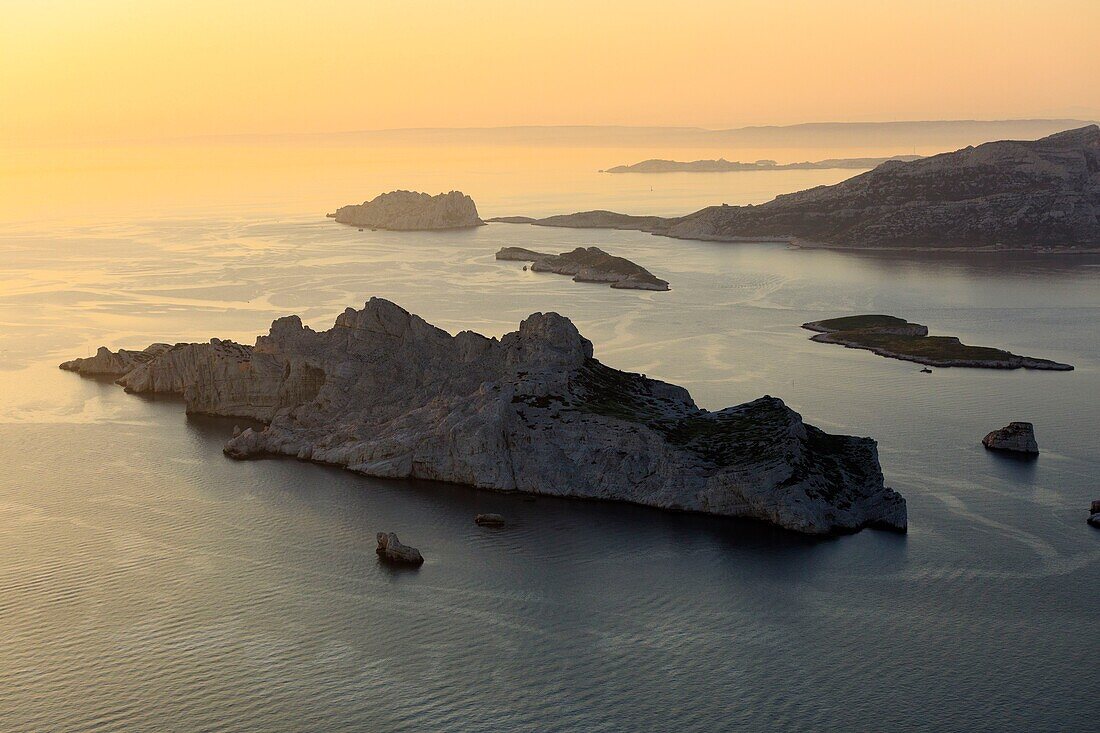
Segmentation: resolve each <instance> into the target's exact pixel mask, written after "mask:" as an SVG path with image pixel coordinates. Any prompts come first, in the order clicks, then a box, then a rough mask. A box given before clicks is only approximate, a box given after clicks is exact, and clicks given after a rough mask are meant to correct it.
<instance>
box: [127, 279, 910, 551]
mask: <svg viewBox="0 0 1100 733" xmlns="http://www.w3.org/2000/svg"><path fill="white" fill-rule="evenodd" d="M119 383H120V384H123V385H124V386H126V388H127V389H128V390H131V391H142V392H144V391H149V392H175V393H178V394H182V395H183V397H184V399H185V402H186V404H187V409H188V410H189V411H191V412H204V413H210V414H216V415H230V416H241V417H251V418H255V419H259V420H262V421H265V422H267V423H268V425H267V426H266V427H265V428H264V429H263V430H253V429H246V430H244V431H242V432H241V433H240V435H237V436H236V437H234V438H232V439H231V440H229V442H228V443H227V444H226V447H225V452H226V454H227V455H229V456H232V457H235V458H253V457H259V456H263V455H288V456H297V457H301V458H305V459H309V460H313V461H318V462H323V463H331V464H335V465H340V466H345V467H347V468H350V469H352V470H354V471H358V472H360V473H364V474H367V475H371V476H382V477H390V478H419V479H433V480H439V481H449V482H454V483H462V484H468V485H471V486H477V487H483V488H490V489H498V490H504V491H521V492H527V493H532V494H549V495H555V496H579V497H588V498H599V499H615V500H620V501H629V502H633V503H638V504H645V505H648V506H654V507H665V508H672V509H677V510H686V511H697V512H704V513H709V514H721V515H727V516H739V517H753V518H756V519H762V520H765V521H768V522H772V523H774V524H777V525H780V526H782V527H786V528H789V529H792V530H796V531H799V532H806V533H811V534H828V533H836V532H845V531H854V530H858V529H860V528H862V527H866V526H879V527H885V528H890V529H895V530H901V531H904V529H905V527H906V509H905V500H904V499H903V498H902V497H901V496H900V495H898V494H897V493H896V492H894V491H893V490H891V489H889V488H886V487H885V486H884V485H883V478H882V471H881V469H880V468H879V463H878V453H877V450H876V446H875V442H874V441H873V440H871V439H870V438H856V437H849V436H838V435H828V434H826V433H824V432H822V431H821V430H818V429H817V428H814V427H812V426H809V425H806V424H804V423H803V422H802V418H801V417H800V416H799V415H798V414H797V413H796V412H794V411H792V410H790V409H789V408H787V407H786V405H784V404H783V402H782V401H781V400H779V399H776V398H774V397H762V398H760V399H758V400H755V401H753V402H749V403H747V404H744V405H740V406H737V407H730V408H727V409H725V410H721V411H718V412H708V411H706V410H701V409H700V408H698V407H697V406H696V405H695V403H694V402H693V401H692V399H691V397H690V395H688V393H687V391H686V390H684V389H683V388H681V387H677V386H674V385H671V384H667V383H664V382H659V381H656V380H653V379H648V378H646V377H644V376H643V375H639V374H631V373H627V372H620V371H617V370H615V369H611V368H609V367H607V366H604V365H603V364H601V363H600V362H598V361H597V360H595V359H594V358H593V357H592V344H591V343H590V342H589V341H588V340H587V339H585V338H583V337H582V336H581V335H580V334H579V333H578V332H577V329H576V328H575V327H574V326H573V324H572V323H571V322H570V321H569V320H568V319H567V318H564V317H562V316H560V315H558V314H556V313H535V314H533V315H531V316H529V317H528V318H527V319H525V320H524V321H523V322H522V323H521V324H520V327H519V330H518V331H515V332H513V333H509V334H507V335H505V336H504V337H503V338H501V339H500V340H497V339H490V338H486V337H484V336H481V335H478V334H476V333H472V332H470V331H463V332H461V333H459V334H457V335H455V336H451V335H450V334H448V333H446V332H445V331H442V330H440V329H438V328H435V327H434V326H431V325H429V324H428V323H426V322H425V321H424V320H423V319H421V318H418V317H417V316H414V315H411V314H410V313H408V312H407V311H405V310H403V309H402V308H400V307H398V306H397V305H395V304H393V303H391V302H389V301H386V300H381V299H378V298H373V299H371V300H370V302H368V303H367V304H366V306H365V307H364V308H363V309H362V310H358V311H357V310H353V309H350V308H349V309H348V310H346V311H345V312H344V313H343V314H341V315H340V316H339V317H338V318H337V319H336V323H335V325H334V326H333V327H332V328H331V329H329V330H327V331H322V332H315V331H313V330H312V329H310V328H307V327H304V326H303V325H302V322H301V320H300V319H299V318H298V317H297V316H289V317H286V318H280V319H279V320H277V321H275V322H274V323H273V324H272V327H271V331H270V333H269V334H268V335H267V336H261V337H259V338H258V339H257V340H256V346H255V347H254V348H250V347H247V346H241V345H238V344H234V343H232V342H228V341H220V342H211V343H209V344H186V345H178V346H175V347H172V348H171V349H169V350H168V351H166V352H164V353H162V354H161V355H160V356H159V357H157V358H156V359H154V360H152V361H150V362H148V363H143V364H141V365H139V366H138V367H136V368H135V369H134V370H133V371H132V372H131V373H129V374H126V375H125V376H124V377H123V378H121V379H120V380H119Z"/></svg>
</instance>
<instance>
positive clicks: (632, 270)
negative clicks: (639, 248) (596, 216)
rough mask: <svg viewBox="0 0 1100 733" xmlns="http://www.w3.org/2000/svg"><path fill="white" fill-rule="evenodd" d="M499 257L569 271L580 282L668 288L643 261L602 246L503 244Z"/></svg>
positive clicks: (537, 268)
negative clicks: (555, 248) (557, 248)
mask: <svg viewBox="0 0 1100 733" xmlns="http://www.w3.org/2000/svg"><path fill="white" fill-rule="evenodd" d="M496 257H497V259H498V260H512V261H516V262H531V263H532V265H531V269H532V270H534V271H535V272H553V273H557V274H558V275H569V276H571V277H572V278H573V280H574V282H579V283H610V285H611V287H613V288H619V289H622V290H668V281H667V280H662V279H661V278H659V277H657V276H655V275H654V274H653V273H652V272H650V271H649V270H647V269H645V268H644V267H642V266H641V265H639V264H636V263H634V262H631V261H630V260H628V259H625V258H623V257H616V256H615V255H612V254H609V253H607V252H604V251H603V250H602V249H600V248H599V247H577V248H576V249H574V250H573V251H571V252H562V253H561V254H560V255H552V254H546V253H545V252H536V251H534V250H531V249H525V248H523V247H502V248H501V249H500V251H499V252H497V255H496Z"/></svg>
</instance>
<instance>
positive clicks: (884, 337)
mask: <svg viewBox="0 0 1100 733" xmlns="http://www.w3.org/2000/svg"><path fill="white" fill-rule="evenodd" d="M802 328H805V329H807V330H810V331H817V335H815V336H813V337H811V340H813V341H817V342H820V343H823V344H839V345H841V346H847V347H848V348H850V349H866V350H867V351H871V352H874V353H875V354H878V355H879V356H886V357H889V358H891V359H902V360H904V361H914V362H916V363H918V364H927V365H929V366H935V367H973V368H982V369H1021V368H1022V369H1047V370H1052V371H1070V370H1072V369H1073V367H1072V366H1070V365H1069V364H1061V363H1059V362H1056V361H1051V360H1049V359H1037V358H1034V357H1031V356H1019V355H1017V354H1013V353H1012V352H1010V351H1004V350H1003V349H994V348H991V347H988V346H968V345H967V344H964V343H962V342H961V341H960V340H959V339H958V338H956V337H954V336H929V335H928V326H925V325H922V324H920V323H910V322H909V321H907V320H905V319H904V318H898V317H896V316H887V315H880V314H872V315H859V316H842V317H840V318H827V319H825V320H822V321H810V322H809V323H803V324H802Z"/></svg>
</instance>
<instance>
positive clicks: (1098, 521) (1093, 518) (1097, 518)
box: [1087, 512, 1100, 529]
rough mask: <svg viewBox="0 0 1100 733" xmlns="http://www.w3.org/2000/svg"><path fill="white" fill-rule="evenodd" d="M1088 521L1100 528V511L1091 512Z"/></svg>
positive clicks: (1090, 524) (1092, 525)
mask: <svg viewBox="0 0 1100 733" xmlns="http://www.w3.org/2000/svg"><path fill="white" fill-rule="evenodd" d="M1087 521H1088V523H1089V526H1090V527H1096V528H1097V529H1100V512H1096V513H1095V514H1090V515H1089V518H1088V520H1087Z"/></svg>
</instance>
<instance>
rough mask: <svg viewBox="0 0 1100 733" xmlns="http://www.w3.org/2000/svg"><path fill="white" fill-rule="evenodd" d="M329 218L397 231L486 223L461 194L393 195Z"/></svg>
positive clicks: (338, 212) (378, 198)
mask: <svg viewBox="0 0 1100 733" xmlns="http://www.w3.org/2000/svg"><path fill="white" fill-rule="evenodd" d="M328 216H329V218H332V219H335V220H336V221H337V222H339V223H341V224H350V225H352V226H358V227H370V228H371V229H392V230H396V231H427V230H433V229H466V228H469V227H476V226H481V225H482V224H484V223H485V222H483V221H482V220H481V217H479V216H478V213H477V206H476V205H475V204H474V200H473V199H472V198H470V197H469V196H467V195H466V194H464V193H462V192H461V191H451V192H450V193H441V194H439V195H437V196H432V195H430V194H426V193H417V192H415V191H391V192H390V193H383V194H380V195H378V196H376V197H374V198H373V199H371V200H370V201H364V202H363V203H361V204H349V205H348V206H341V207H340V208H339V209H337V210H336V212H335V213H333V214H329V215H328Z"/></svg>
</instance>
